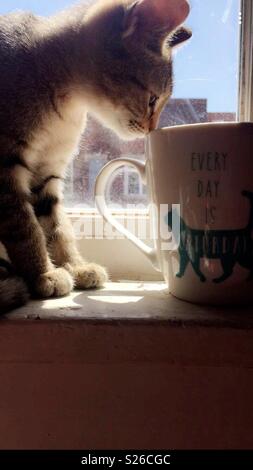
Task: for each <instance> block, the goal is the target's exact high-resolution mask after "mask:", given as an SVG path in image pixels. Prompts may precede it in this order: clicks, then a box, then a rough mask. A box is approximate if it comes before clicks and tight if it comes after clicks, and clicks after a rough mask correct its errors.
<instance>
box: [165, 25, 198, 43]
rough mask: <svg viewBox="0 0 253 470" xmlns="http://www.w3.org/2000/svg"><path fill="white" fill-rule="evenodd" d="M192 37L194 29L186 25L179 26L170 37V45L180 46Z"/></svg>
mask: <svg viewBox="0 0 253 470" xmlns="http://www.w3.org/2000/svg"><path fill="white" fill-rule="evenodd" d="M191 37H192V31H191V30H190V29H189V28H186V27H185V26H180V27H179V28H177V29H176V30H175V31H174V32H173V33H172V34H171V36H170V37H169V38H168V42H167V44H168V46H169V47H178V46H180V45H181V44H183V43H184V42H186V41H188V39H190V38H191Z"/></svg>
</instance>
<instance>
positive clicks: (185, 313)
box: [5, 281, 253, 329]
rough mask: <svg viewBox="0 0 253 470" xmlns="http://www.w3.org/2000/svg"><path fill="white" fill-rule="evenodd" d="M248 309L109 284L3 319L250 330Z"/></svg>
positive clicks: (146, 285) (155, 285)
mask: <svg viewBox="0 0 253 470" xmlns="http://www.w3.org/2000/svg"><path fill="white" fill-rule="evenodd" d="M252 312H253V309H252V308H251V307H243V308H240V307H235V308H233V309H231V307H206V306H202V305H194V304H190V303H188V302H183V301H180V300H178V299H176V298H174V297H173V296H172V295H170V294H169V292H168V290H167V288H166V285H165V284H164V283H163V282H135V281H118V282H109V283H107V285H106V287H104V288H103V289H99V290H89V291H86V292H81V291H77V292H73V293H72V294H71V295H70V296H68V297H64V298H59V299H49V300H46V301H31V302H29V304H27V305H26V306H24V307H23V308H21V309H18V310H16V311H15V312H12V313H11V314H9V315H6V316H5V319H8V320H10V321H22V320H44V321H47V320H62V321H74V320H75V321H76V320H83V321H89V320H92V321H98V322H106V321H112V320H115V321H117V322H121V321H134V322H135V323H136V322H143V321H145V322H149V323H150V322H156V323H157V322H163V323H168V324H176V325H179V324H182V325H183V326H185V325H200V326H207V325H209V326H213V327H216V326H223V327H231V328H237V329H251V328H252V329H253V315H252Z"/></svg>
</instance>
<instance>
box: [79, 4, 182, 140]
mask: <svg viewBox="0 0 253 470" xmlns="http://www.w3.org/2000/svg"><path fill="white" fill-rule="evenodd" d="M189 9H190V7H189V3H188V1H187V0H139V1H133V0H113V1H112V0H110V1H108V0H102V1H101V2H99V4H98V5H96V6H95V7H94V9H91V10H90V13H89V15H88V17H87V19H86V25H87V29H86V31H87V34H89V40H90V47H91V56H92V54H93V59H94V65H93V76H92V86H93V94H94V96H93V98H94V99H93V102H92V109H91V111H93V114H95V115H96V116H97V117H98V118H100V119H101V120H102V121H103V122H104V124H105V125H107V126H108V127H110V128H111V129H113V130H114V131H115V132H117V134H118V135H120V136H121V137H123V138H125V139H134V138H137V137H143V136H144V135H145V134H147V133H148V132H149V131H151V130H153V129H154V128H156V126H157V124H158V121H159V116H160V113H161V111H162V109H163V107H164V105H165V104H166V102H167V100H168V98H169V97H170V96H171V94H172V89H173V70H172V52H173V49H174V48H176V47H177V46H178V45H180V44H181V43H183V42H185V41H186V40H187V39H189V38H190V37H191V31H189V30H188V29H187V28H184V27H183V26H181V25H182V23H183V22H184V20H185V19H186V18H187V16H188V14H189Z"/></svg>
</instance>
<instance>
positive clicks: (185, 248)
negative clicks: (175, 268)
mask: <svg viewBox="0 0 253 470" xmlns="http://www.w3.org/2000/svg"><path fill="white" fill-rule="evenodd" d="M242 195H243V196H245V197H247V198H248V199H249V202H250V215H249V222H248V224H247V226H246V227H245V228H243V229H235V230H196V229H192V228H190V227H188V226H187V225H186V223H185V222H184V220H183V219H182V218H180V244H179V248H178V252H179V264H180V268H179V272H178V274H177V275H176V276H177V277H178V278H182V277H183V276H184V274H185V271H186V268H187V266H188V264H189V263H191V265H192V267H193V269H194V271H195V273H196V274H197V276H198V277H199V279H200V281H201V282H205V281H206V277H205V276H204V274H203V273H202V272H201V269H200V261H201V258H205V259H219V260H220V261H221V265H222V268H223V274H222V275H221V276H220V277H218V278H216V279H214V280H213V282H214V283H216V284H220V283H221V282H224V281H226V280H227V279H228V278H229V277H230V276H232V274H233V269H234V267H235V265H236V263H238V264H239V265H240V266H242V267H243V268H246V269H248V270H249V272H250V273H249V278H248V279H249V280H251V279H253V239H252V238H251V236H252V230H253V193H252V192H250V191H243V192H242ZM175 216H176V217H179V215H178V214H175ZM172 217H173V211H170V212H169V214H168V226H169V227H170V229H171V230H172Z"/></svg>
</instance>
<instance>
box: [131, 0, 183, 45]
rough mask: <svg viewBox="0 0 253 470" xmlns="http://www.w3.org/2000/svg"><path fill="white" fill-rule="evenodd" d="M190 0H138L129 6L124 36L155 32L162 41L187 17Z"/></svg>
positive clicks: (139, 35)
mask: <svg viewBox="0 0 253 470" xmlns="http://www.w3.org/2000/svg"><path fill="white" fill-rule="evenodd" d="M189 12H190V6H189V3H188V0H138V1H136V2H134V3H133V4H132V5H130V7H128V10H127V13H126V17H125V23H124V33H123V38H129V37H136V36H138V37H141V36H147V35H151V34H153V35H154V36H155V37H156V38H158V37H159V40H160V41H162V40H163V39H165V38H166V37H167V36H168V35H169V34H170V33H171V32H172V31H174V30H175V29H176V28H178V26H180V25H181V24H182V23H183V22H184V21H185V19H186V18H187V16H188V14H189Z"/></svg>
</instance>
